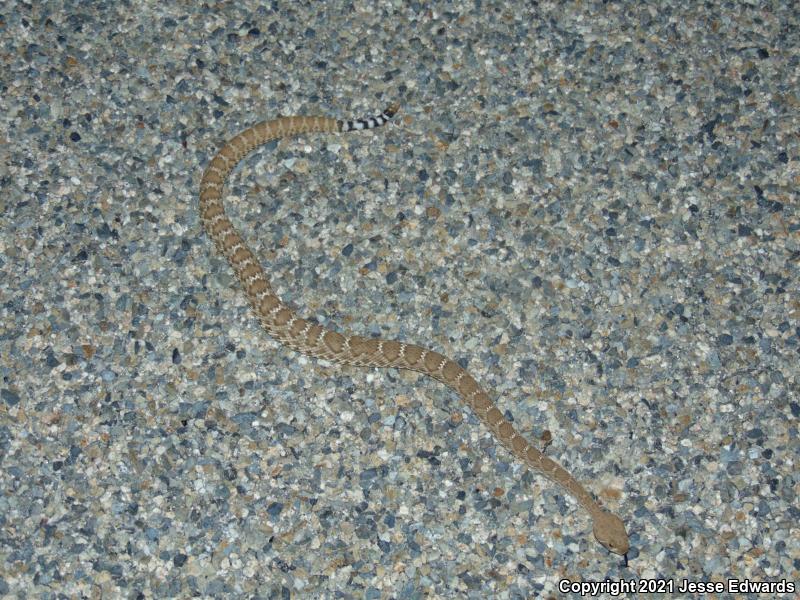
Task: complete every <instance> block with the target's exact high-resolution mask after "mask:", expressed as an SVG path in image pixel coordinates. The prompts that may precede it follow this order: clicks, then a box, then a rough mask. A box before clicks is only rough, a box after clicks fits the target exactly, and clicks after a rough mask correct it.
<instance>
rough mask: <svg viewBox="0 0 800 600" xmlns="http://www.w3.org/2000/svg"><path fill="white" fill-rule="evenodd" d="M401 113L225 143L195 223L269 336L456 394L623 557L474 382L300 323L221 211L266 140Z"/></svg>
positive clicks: (567, 479) (392, 345)
mask: <svg viewBox="0 0 800 600" xmlns="http://www.w3.org/2000/svg"><path fill="white" fill-rule="evenodd" d="M397 110H398V107H397V106H396V105H395V106H391V107H389V108H387V109H386V110H385V111H383V113H382V114H380V115H378V116H377V117H372V118H368V119H358V120H355V121H342V120H336V119H331V118H327V117H281V118H278V119H274V120H271V121H263V122H261V123H258V124H257V125H254V126H253V127H250V128H249V129H246V130H244V131H242V132H241V133H239V134H238V135H237V136H235V137H233V138H232V139H230V140H229V141H228V142H227V143H226V144H225V145H224V146H223V147H222V149H221V150H220V151H219V152H218V153H217V155H216V156H215V157H214V158H213V159H212V160H211V162H210V163H209V165H208V167H206V170H205V172H204V173H203V178H202V181H201V183H200V218H201V220H202V222H203V226H204V227H205V230H206V231H207V232H208V235H209V236H210V237H211V239H212V240H213V242H214V245H215V246H216V248H217V250H218V251H219V252H220V253H221V254H222V255H224V256H225V258H226V259H227V260H228V262H229V263H230V265H231V267H232V268H233V271H234V273H236V277H237V278H238V279H239V281H240V282H241V284H242V287H243V288H244V291H245V293H246V294H247V299H248V300H249V302H250V305H251V306H252V308H253V310H254V311H255V313H256V316H257V317H258V320H259V321H260V322H261V325H262V326H263V327H264V329H265V330H266V331H267V333H268V334H269V335H270V336H272V337H273V338H275V339H276V340H278V341H280V342H281V343H282V344H284V345H285V346H288V347H289V348H291V349H292V350H296V351H297V352H301V353H303V354H306V355H308V356H313V357H316V358H323V359H326V360H329V361H331V362H334V363H339V364H347V365H356V366H360V367H380V368H386V367H393V368H397V369H410V370H413V371H419V372H421V373H424V374H426V375H429V376H430V377H433V378H434V379H437V380H439V381H441V382H442V383H444V384H445V385H447V386H449V387H450V388H452V389H453V390H455V391H456V392H457V393H458V394H459V395H460V396H461V398H462V399H463V401H464V402H465V403H466V404H467V405H469V407H470V408H471V409H472V410H473V411H474V412H475V414H476V415H477V416H478V418H479V419H480V420H481V421H483V423H484V424H485V425H486V427H488V428H489V430H490V431H491V432H492V433H493V434H494V436H495V438H496V439H497V441H499V442H500V443H501V444H502V445H503V446H505V448H506V449H508V450H509V451H510V452H511V453H512V454H513V455H514V456H516V457H517V458H518V459H519V460H521V461H522V462H523V463H525V464H526V465H527V466H528V467H530V468H531V469H533V470H534V471H536V472H537V473H539V474H541V475H543V476H544V477H546V478H547V479H549V480H551V481H552V482H554V483H556V484H557V485H559V486H561V487H562V488H563V489H564V490H565V491H566V492H568V493H569V494H571V495H572V496H573V497H574V498H575V499H576V500H577V501H578V502H579V503H580V505H581V506H583V508H585V509H586V511H587V512H588V513H589V515H590V516H591V518H592V521H593V533H594V536H595V538H596V539H597V541H598V542H599V543H600V544H602V545H603V546H604V547H606V548H607V549H608V550H610V551H611V552H614V553H616V554H620V555H622V556H624V557H625V558H626V562H627V552H628V546H629V542H628V534H627V532H626V531H625V525H624V523H623V522H622V520H621V519H620V518H619V517H618V516H617V515H615V514H613V513H611V512H609V511H608V510H606V509H605V508H603V507H602V506H601V505H600V503H599V502H598V501H596V500H595V499H594V498H593V497H592V495H591V494H590V493H589V492H588V491H587V490H586V489H585V488H584V487H583V486H582V485H581V484H580V483H578V481H577V480H576V479H575V478H574V477H573V476H572V475H570V474H569V472H567V471H566V470H565V469H564V468H563V467H562V466H561V465H559V464H558V463H556V462H555V461H553V460H551V459H550V458H548V457H547V456H545V455H544V454H542V453H541V452H540V451H539V450H538V449H537V448H535V447H534V446H533V445H532V444H531V443H529V442H528V441H526V440H525V438H523V437H522V436H521V435H520V434H519V433H518V432H517V431H516V430H515V429H514V427H513V425H512V424H511V423H510V422H509V421H508V420H507V419H506V418H505V417H504V416H503V414H502V413H501V412H500V410H498V408H497V407H496V406H495V404H494V403H493V402H492V400H491V398H490V397H489V395H488V394H487V393H486V392H485V391H484V390H483V389H482V388H481V386H480V385H479V384H478V382H477V381H476V380H475V378H474V377H472V375H470V374H469V373H468V372H467V371H466V370H464V369H462V368H461V367H460V366H459V365H458V364H456V363H455V362H453V361H452V360H450V359H449V358H447V357H446V356H443V355H441V354H439V353H438V352H434V351H432V350H427V349H426V348H422V347H421V346H417V345H415V344H406V343H403V342H399V341H395V340H382V339H376V338H365V337H361V336H358V335H350V334H347V333H339V332H337V331H333V330H330V329H326V328H324V327H322V326H320V325H318V324H316V323H314V322H313V321H309V320H307V319H304V318H302V317H300V316H299V315H298V314H297V313H296V312H295V311H294V310H292V309H291V308H290V307H289V306H287V305H286V304H285V303H284V302H283V301H282V300H281V299H280V298H278V296H276V295H275V293H274V292H273V291H272V288H271V287H270V284H269V281H268V278H267V275H266V273H265V272H264V269H263V268H262V267H261V265H260V263H259V261H258V260H257V259H256V257H255V256H254V255H253V253H252V252H251V251H250V249H249V248H248V247H247V244H246V243H245V241H244V240H243V239H242V237H241V236H240V235H239V233H238V232H237V231H236V229H234V227H233V225H232V224H231V222H230V220H229V219H228V217H227V216H226V215H225V208H224V206H223V201H222V198H223V188H224V186H225V180H226V178H227V177H228V175H229V174H230V172H231V171H232V170H233V169H234V167H235V166H236V165H237V164H238V163H239V161H240V160H241V159H242V158H244V157H245V156H246V155H247V154H249V153H250V152H251V151H252V150H253V149H255V148H257V147H258V146H261V145H262V144H264V143H265V142H268V141H269V140H274V139H278V138H284V137H289V136H296V135H300V134H305V133H344V132H348V131H356V130H361V129H373V128H375V127H379V126H381V125H383V124H385V123H386V122H388V121H389V120H390V119H391V118H392V117H393V116H394V114H395V112H396V111H397Z"/></svg>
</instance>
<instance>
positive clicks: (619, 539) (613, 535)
mask: <svg viewBox="0 0 800 600" xmlns="http://www.w3.org/2000/svg"><path fill="white" fill-rule="evenodd" d="M592 532H593V533H594V538H595V539H596V540H597V541H598V542H599V543H600V544H601V545H602V546H604V547H605V548H606V549H608V550H609V551H610V552H613V553H614V554H619V555H620V556H625V555H626V554H627V553H628V548H630V542H629V541H628V532H627V531H625V523H623V522H622V519H620V518H619V517H618V516H617V515H614V514H611V513H610V512H607V511H603V512H602V513H600V514H597V515H595V517H594V527H593V529H592Z"/></svg>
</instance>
